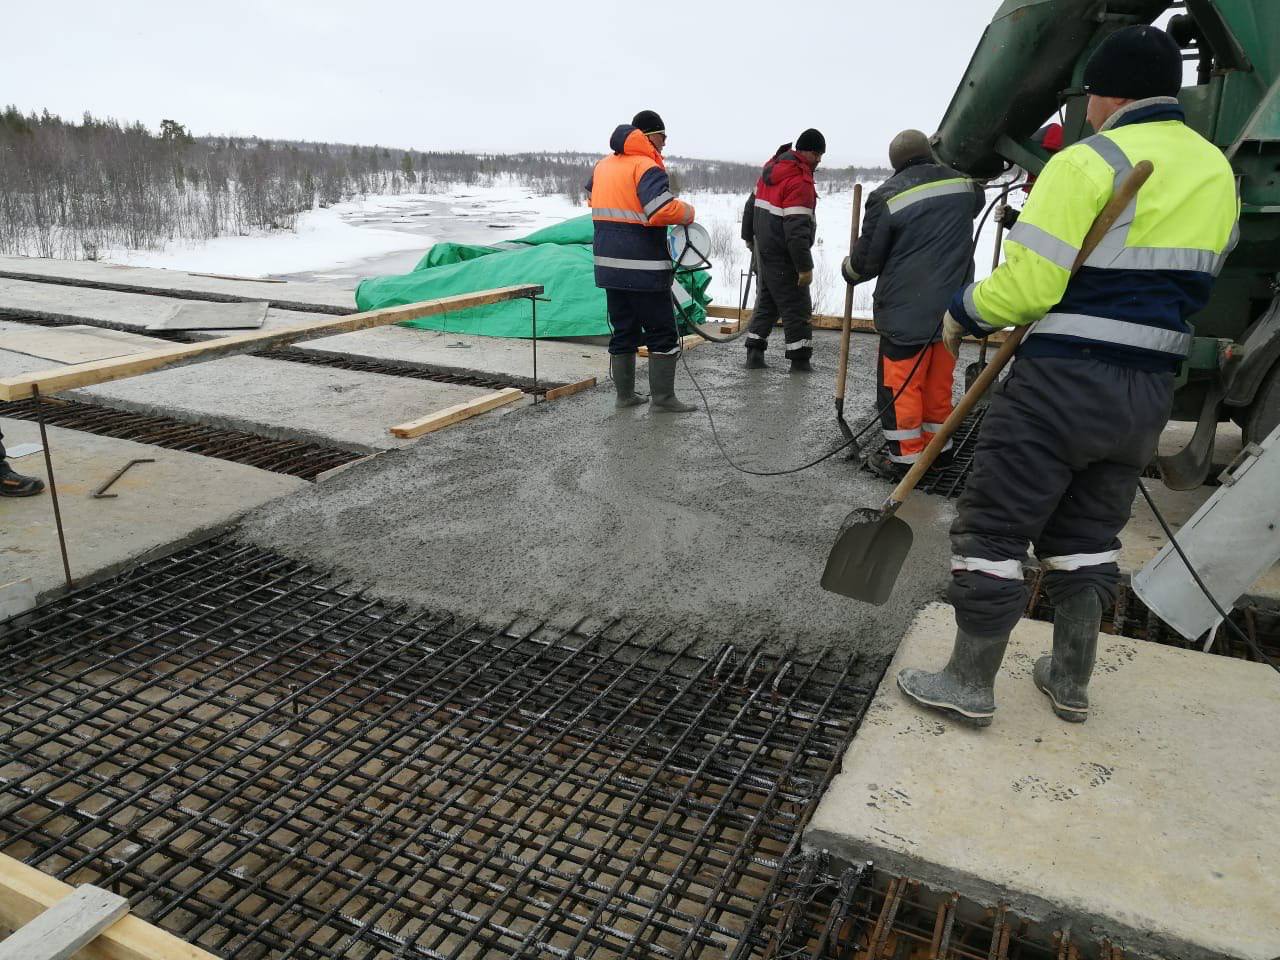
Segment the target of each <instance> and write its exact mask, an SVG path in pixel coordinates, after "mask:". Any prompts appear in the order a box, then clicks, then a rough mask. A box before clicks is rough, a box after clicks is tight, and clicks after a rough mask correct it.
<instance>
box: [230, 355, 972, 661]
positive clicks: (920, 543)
mask: <svg viewBox="0 0 1280 960" xmlns="http://www.w3.org/2000/svg"><path fill="white" fill-rule="evenodd" d="M778 339H780V338H778ZM837 343H838V337H836V336H835V335H831V336H825V337H822V338H820V340H819V342H818V344H817V346H818V353H817V356H816V358H815V362H816V364H817V365H818V366H819V368H820V371H819V372H818V373H815V374H811V375H808V376H792V375H790V374H789V373H788V372H787V370H786V365H785V362H784V361H783V359H782V357H781V351H778V350H774V351H771V352H770V354H769V361H770V363H771V367H770V369H768V370H764V371H754V372H751V373H750V374H748V372H747V371H745V370H743V369H742V368H741V366H740V364H741V362H742V349H741V347H739V346H737V345H734V346H726V347H712V346H707V347H704V348H703V349H701V350H697V351H694V352H692V353H689V354H688V355H687V360H688V363H689V365H690V367H691V368H692V369H693V371H694V374H695V375H696V376H697V377H698V379H699V381H700V382H701V384H702V386H703V388H704V389H705V390H706V391H707V394H708V396H709V397H710V399H711V403H712V409H713V411H714V412H715V413H716V416H717V423H718V425H719V428H720V432H721V437H722V438H723V440H724V442H725V444H726V446H727V447H728V448H729V450H730V452H731V453H732V454H733V455H734V456H735V458H736V459H737V460H738V461H739V462H740V463H743V464H744V465H748V466H752V467H756V468H776V467H785V466H792V465H796V464H799V463H804V462H806V461H808V460H810V459H813V457H814V456H816V455H818V454H820V453H821V452H824V451H826V450H829V449H830V448H831V447H832V446H834V445H835V443H837V442H838V439H839V434H838V431H837V429H836V424H835V419H834V412H833V408H832V402H831V385H832V378H833V373H832V372H833V371H834V369H835V352H836V346H837ZM874 345H875V341H874V339H873V338H870V337H859V338H855V342H854V348H855V355H854V358H853V360H852V361H851V364H850V366H851V370H850V386H849V401H848V404H847V406H848V409H849V410H850V411H858V412H859V413H866V412H869V411H870V410H871V408H872V402H873V391H874V377H873V374H872V369H873V357H874V354H873V353H872V351H873V350H874ZM638 373H639V378H640V380H641V381H642V383H643V380H644V377H645V366H644V363H643V362H641V363H640V365H639V371H638ZM678 389H679V390H680V391H681V392H682V393H683V394H684V395H685V396H687V397H688V398H690V399H695V398H696V393H695V391H694V389H693V385H692V383H691V382H690V380H689V378H688V375H687V373H686V372H685V371H684V370H682V371H681V374H680V380H679V387H678ZM887 491H888V486H887V484H884V483H882V482H880V481H877V480H875V479H872V478H869V477H867V476H866V475H864V474H862V473H860V472H859V471H858V469H857V468H856V465H855V464H853V463H850V462H849V461H847V460H846V459H844V457H843V455H838V456H836V457H833V458H832V459H831V460H829V461H827V462H825V463H823V464H821V465H819V466H817V467H815V468H813V469H811V470H807V471H805V472H803V473H800V474H794V475H790V476H784V477H754V476H746V475H743V474H741V473H738V472H736V471H733V470H731V469H730V468H729V467H728V466H727V465H725V463H724V462H723V460H722V459H721V458H720V456H719V454H718V452H717V450H716V448H715V444H714V441H713V439H712V436H711V431H710V428H709V426H708V422H707V418H706V415H705V413H703V412H701V411H699V412H698V413H695V414H689V415H685V416H673V415H655V414H651V413H649V412H648V408H647V407H641V408H639V409H638V410H628V411H621V412H617V411H615V410H614V408H613V403H612V390H611V386H610V385H609V384H607V383H606V384H603V385H602V386H601V387H599V388H597V389H595V390H592V391H588V392H586V393H583V394H580V395H578V396H576V397H572V398H569V399H566V400H561V401H557V402H555V403H553V404H548V405H539V406H537V407H529V408H526V409H524V410H520V411H516V412H515V413H513V414H511V415H509V416H507V417H503V418H501V419H497V420H494V421H493V422H491V423H477V424H474V425H473V426H471V427H470V428H468V429H466V430H455V431H445V432H443V433H441V434H438V435H436V436H433V437H430V438H427V439H426V440H424V441H422V442H419V443H417V444H415V445H413V446H411V447H408V448H406V449H403V450H399V451H395V452H391V453H388V454H384V455H383V456H380V457H378V458H377V459H376V461H370V462H367V463H364V464H359V465H357V466H354V467H352V468H350V469H348V470H346V471H344V472H343V473H342V474H341V475H339V476H336V477H334V478H332V479H331V480H330V481H329V482H327V483H325V484H323V485H319V486H317V487H315V488H312V489H308V490H304V491H302V492H300V493H299V494H297V495H295V496H292V497H289V498H287V499H283V500H280V501H278V502H276V503H273V504H270V505H267V506H266V507H264V508H262V509H260V510H258V511H256V512H255V513H254V514H252V515H251V516H250V517H249V518H248V519H247V520H246V522H245V525H244V531H245V535H246V536H247V537H249V538H250V539H253V540H255V541H257V542H260V543H262V544H263V545H266V546H269V547H271V548H273V549H278V550H280V551H282V552H284V553H286V554H288V555H291V556H295V557H300V558H309V559H314V560H316V561H318V562H321V563H323V564H325V565H327V566H331V567H335V568H337V569H338V570H339V571H341V572H343V573H345V574H347V575H349V576H351V577H352V578H353V579H354V581H355V582H357V583H360V584H361V585H368V586H369V587H370V588H371V590H372V591H373V592H375V593H377V594H380V595H382V596H389V597H395V598H403V599H406V600H410V601H413V602H416V603H423V604H427V605H429V606H432V607H436V608H439V609H449V610H452V611H455V612H457V613H460V614H462V615H464V616H474V617H476V618H479V619H482V620H485V621H500V620H505V619H508V618H510V617H514V616H517V615H520V614H525V613H528V614H534V615H537V616H539V617H546V616H550V617H553V618H554V619H556V620H557V621H560V620H564V621H572V620H575V619H577V618H578V617H581V616H586V615H591V616H593V617H597V616H604V615H611V614H616V615H619V616H624V617H626V618H628V619H629V620H641V621H648V622H650V623H651V624H652V627H653V629H655V630H661V629H664V628H666V627H674V626H676V625H677V624H679V625H680V626H681V628H682V630H681V632H682V633H685V634H686V635H687V634H688V633H692V632H695V631H696V632H698V633H699V634H701V636H702V637H703V638H704V640H705V642H708V643H719V642H723V641H726V640H728V641H734V642H736V643H738V644H750V643H752V642H754V641H755V640H756V639H758V638H765V639H766V640H767V641H768V642H769V643H770V644H771V645H783V646H785V645H791V644H794V645H796V646H797V647H800V648H803V649H811V648H813V647H816V646H822V645H825V644H828V643H833V644H836V645H837V646H838V647H840V648H843V649H848V650H850V651H853V650H860V651H863V652H865V653H867V654H872V655H880V654H886V653H889V652H890V651H892V649H893V648H894V646H895V645H896V643H897V640H898V638H899V637H900V636H901V635H902V634H903V632H904V631H905V629H906V627H907V626H908V624H909V623H910V622H911V620H912V618H913V616H914V615H915V613H916V611H917V610H918V609H920V608H921V607H922V606H923V605H924V604H925V603H927V602H929V601H931V600H934V599H937V598H938V597H939V596H940V595H941V592H942V590H943V588H944V586H945V583H946V578H947V562H946V558H947V555H948V549H947V545H946V529H947V525H948V524H949V522H950V520H951V517H952V516H953V512H952V507H951V506H950V505H949V504H947V503H945V502H942V501H939V500H936V499H934V498H928V497H922V498H921V499H920V501H919V502H918V503H916V504H915V509H914V510H913V511H912V512H911V516H910V517H909V519H910V520H911V522H912V525H913V527H914V529H915V534H916V543H915V548H914V549H913V551H912V554H911V557H910V558H909V559H908V562H907V565H906V567H905V568H904V570H903V573H902V576H901V579H900V580H899V583H898V587H897V591H896V593H895V595H894V597H893V598H892V599H891V600H890V602H889V603H888V604H886V605H885V606H884V607H879V608H877V607H869V606H865V605H862V604H857V603H855V602H853V601H851V600H847V599H844V598H842V597H838V596H835V595H834V594H830V593H826V592H825V591H823V590H822V589H821V587H820V586H819V585H818V580H819V576H820V575H821V572H822V566H823V563H824V562H825V559H826V555H827V551H828V549H829V548H830V545H831V543H832V540H833V538H834V535H835V532H836V530H837V528H838V526H839V524H840V521H841V519H842V518H843V517H844V515H845V513H846V512H847V511H848V510H849V509H850V508H851V507H852V506H858V505H864V504H875V503H878V502H879V501H880V500H881V499H882V498H883V497H884V495H885V494H886V493H887ZM908 507H911V504H909V505H908Z"/></svg>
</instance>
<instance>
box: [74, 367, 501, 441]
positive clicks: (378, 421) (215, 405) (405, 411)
mask: <svg viewBox="0 0 1280 960" xmlns="http://www.w3.org/2000/svg"><path fill="white" fill-rule="evenodd" d="M491 392H492V391H490V390H484V389H481V388H479V387H468V386H462V385H459V384H452V383H436V382H434V381H431V380H414V379H410V378H408V377H393V376H387V375H384V374H380V373H362V372H358V371H353V370H342V369H338V368H334V367H319V366H311V365H309V364H302V363H288V362H286V361H281V360H265V359H263V358H261V357H248V356H244V357H227V358H225V359H222V360H210V361H209V362H208V363H201V364H193V365H190V366H185V367H177V368H174V369H171V370H160V371H157V372H156V373H148V374H144V375H143V376H140V377H132V378H130V379H128V380H116V381H114V382H112V383H103V384H99V385H97V386H93V387H84V388H82V389H78V390H69V391H67V392H66V393H64V394H63V396H67V397H71V398H73V399H76V400H86V401H89V402H91V403H99V404H103V405H105V406H110V407H116V408H118V409H122V410H133V411H135V412H138V413H147V414H163V415H165V416H171V417H177V418H178V419H180V420H192V421H195V422H198V423H203V424H207V425H209V426H213V427H222V428H224V429H228V430H247V431H248V432H250V433H256V434H258V435H260V436H266V437H279V438H282V439H289V440H310V441H314V442H317V443H325V444H329V445H334V446H339V447H342V448H344V449H350V450H357V451H361V452H365V453H372V452H375V451H378V450H390V449H392V448H393V447H401V446H405V445H406V444H409V443H413V442H414V441H412V440H401V439H399V438H397V437H393V436H392V435H391V434H390V433H389V430H390V428H391V427H393V426H395V425H396V424H399V423H404V422H405V421H407V420H416V419H417V418H419V417H424V416H426V415H427V414H429V413H434V412H436V411H437V410H443V409H444V408H445V407H449V406H452V405H454V404H456V403H464V402H465V401H467V400H471V399H474V398H476V397H483V396H486V395H488V394H489V393H491Z"/></svg>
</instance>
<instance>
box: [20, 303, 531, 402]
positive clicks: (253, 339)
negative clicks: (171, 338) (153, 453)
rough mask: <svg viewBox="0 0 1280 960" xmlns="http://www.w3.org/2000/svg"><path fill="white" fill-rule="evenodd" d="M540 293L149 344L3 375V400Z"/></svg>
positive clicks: (415, 305) (394, 309) (419, 305)
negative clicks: (128, 351)
mask: <svg viewBox="0 0 1280 960" xmlns="http://www.w3.org/2000/svg"><path fill="white" fill-rule="evenodd" d="M540 293H542V287H541V286H539V285H537V284H524V285H521V286H514V287H499V288H497V289H494V290H481V291H478V292H476V293H466V294H459V295H457V296H452V297H441V298H439V299H437V300H424V301H422V302H421V303H411V304H408V305H407V306H403V307H384V308H383V309H381V310H366V311H365V312H363V313H353V314H349V315H347V316H343V317H328V318H326V319H324V320H315V321H311V322H308V323H300V324H296V325H294V326H291V327H284V328H282V329H278V330H257V331H254V332H253V333H242V334H237V335H235V336H230V337H220V338H218V339H216V340H205V341H203V342H201V343H192V344H182V345H180V346H174V347H162V348H160V349H159V350H149V351H147V352H146V353H136V354H132V355H131V356H127V357H116V358H114V359H110V360H97V361H93V362H91V363H79V364H75V365H74V366H64V367H56V368H54V369H52V370H42V371H39V372H37V373H27V374H22V375H20V376H16V377H7V378H3V379H0V400H23V399H25V398H27V397H30V396H32V395H33V393H34V389H39V391H40V392H41V393H42V394H49V393H57V392H58V391H60V390H70V389H72V388H73V387H88V386H92V385H93V384H96V383H107V382H109V381H112V380H124V379H127V378H128V377H136V376H138V375H139V374H142V373H149V372H151V371H153V370H159V369H161V368H163V367H171V366H177V365H179V364H185V363H199V362H201V361H204V360H212V359H214V358H215V357H223V356H230V355H233V354H238V353H248V352H249V351H251V350H260V349H263V348H266V347H279V346H284V345H286V344H289V343H294V342H296V341H299V340H310V339H312V338H313V337H326V336H331V335H332V334H336V333H351V332H353V331H355V330H367V329H369V328H370V327H385V326H388V325H389V324H392V323H399V322H401V321H403V320H417V319H420V318H422V317H431V316H436V315H437V314H441V313H451V312H452V311H454V310H464V309H466V308H468V307H480V306H484V305H486V304H490V303H500V302H502V301H505V300H519V299H522V298H525V297H533V296H537V295H538V294H540ZM33 388H34V389H33Z"/></svg>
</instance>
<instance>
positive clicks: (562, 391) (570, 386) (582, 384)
mask: <svg viewBox="0 0 1280 960" xmlns="http://www.w3.org/2000/svg"><path fill="white" fill-rule="evenodd" d="M595 385H596V378H595V377H587V379H585V380H579V381H578V382H577V383H566V384H565V385H564V386H563V387H552V388H551V389H550V390H548V391H547V393H546V396H545V397H543V399H544V400H559V399H560V398H561V397H571V396H573V395H574V394H575V393H581V392H582V391H583V390H589V389H591V388H592V387H594V386H595Z"/></svg>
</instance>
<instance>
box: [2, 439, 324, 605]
mask: <svg viewBox="0 0 1280 960" xmlns="http://www.w3.org/2000/svg"><path fill="white" fill-rule="evenodd" d="M0 429H2V430H3V431H4V436H5V442H6V443H8V442H11V441H12V442H14V443H22V442H30V441H35V440H38V439H39V428H38V427H37V426H36V424H34V423H28V422H26V421H21V420H12V419H7V418H0ZM48 432H49V444H50V447H51V450H52V453H53V463H54V470H55V472H56V475H57V478H58V494H59V498H58V499H59V504H60V505H61V508H62V519H63V524H64V526H65V528H66V532H67V544H68V549H67V552H68V554H69V556H70V560H71V574H72V576H73V577H75V578H76V579H77V580H83V579H87V578H92V577H94V576H99V575H103V574H105V573H109V572H111V571H113V570H116V569H118V568H120V567H121V566H123V565H125V564H127V563H128V562H130V561H132V560H136V559H138V558H140V557H142V556H145V555H147V554H148V553H149V552H150V551H152V550H155V549H157V548H161V547H165V546H166V545H168V544H173V543H177V542H181V541H184V540H188V539H196V538H198V537H200V536H204V535H206V534H208V533H212V532H214V531H216V530H218V529H221V528H222V527H224V526H226V525H228V524H230V523H231V522H233V521H234V520H235V519H237V518H238V517H239V516H240V515H241V514H242V513H244V512H245V511H247V510H251V509H253V508H254V507H257V506H260V505H261V504H263V503H266V502H267V501H269V500H272V499H275V498H276V497H281V496H284V495H286V494H289V493H292V492H294V491H297V490H301V489H305V488H306V487H308V486H310V484H308V483H307V482H306V481H305V480H299V479H298V478H296V477H287V476H283V475H281V474H276V473H269V472H267V471H265V470H259V469H257V468H256V467H247V466H244V465H243V464H238V463H228V462H227V461H225V460H214V459H211V458H209V457H202V456H199V455H197V454H193V453H180V452H178V451H174V450H164V449H162V448H159V447H153V446H148V445H146V444H141V443H134V442H132V441H129V440H114V439H111V438H108V437H98V436H94V435H93V434H88V433H80V432H78V431H75V430H63V429H61V428H59V427H49V430H48ZM143 457H150V458H153V459H154V460H155V461H156V462H155V463H148V464H143V465H142V466H139V467H135V468H134V469H133V470H130V471H129V472H128V473H126V474H125V475H124V476H123V477H121V478H120V479H119V480H118V481H117V482H116V484H115V486H114V487H113V488H112V489H113V492H115V493H118V494H119V496H118V497H117V498H116V499H114V500H93V499H91V498H90V496H89V494H90V493H92V491H93V490H94V489H95V488H96V487H98V486H99V485H100V484H102V483H103V481H105V480H107V479H108V478H109V477H110V476H111V475H112V474H113V473H115V472H116V471H117V470H119V469H120V467H122V466H124V465H125V464H126V463H128V462H129V461H130V460H133V459H137V458H143ZM22 470H23V472H24V473H27V474H30V475H33V476H39V477H41V478H43V479H45V480H47V479H48V477H47V476H46V474H45V465H44V458H43V457H33V458H30V459H28V460H26V461H24V462H23V465H22ZM23 577H27V578H30V579H31V581H32V585H33V587H34V590H35V592H36V594H37V595H38V596H39V595H45V594H49V593H53V592H56V591H57V590H59V589H60V588H61V587H62V585H63V574H62V558H61V555H60V554H59V552H58V540H57V531H56V527H55V526H54V521H53V508H52V506H51V504H50V499H49V496H48V494H47V493H46V494H43V495H41V496H36V497H27V498H23V499H20V500H15V499H11V498H5V499H0V581H8V580H12V579H15V578H23Z"/></svg>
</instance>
